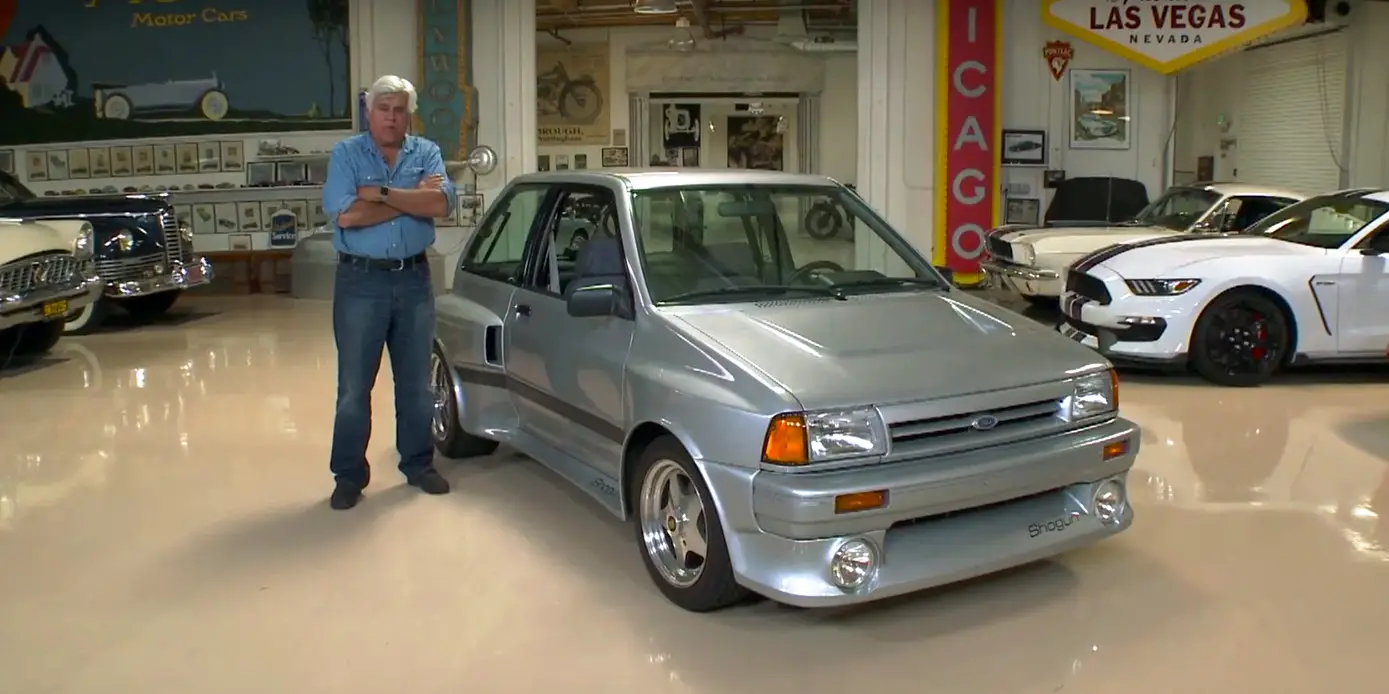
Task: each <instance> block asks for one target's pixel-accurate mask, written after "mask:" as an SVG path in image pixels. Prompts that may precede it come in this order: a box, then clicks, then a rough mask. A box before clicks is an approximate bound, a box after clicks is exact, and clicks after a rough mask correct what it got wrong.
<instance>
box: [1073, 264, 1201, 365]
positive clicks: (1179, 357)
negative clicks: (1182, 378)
mask: <svg viewBox="0 0 1389 694" xmlns="http://www.w3.org/2000/svg"><path fill="white" fill-rule="evenodd" d="M1090 274H1092V275H1094V276H1096V277H1100V278H1101V279H1103V280H1104V281H1105V287H1106V289H1107V291H1108V292H1109V294H1110V297H1111V298H1110V300H1109V303H1107V304H1101V303H1098V302H1095V301H1089V300H1085V299H1084V298H1081V297H1078V296H1077V295H1075V294H1073V293H1070V292H1065V293H1063V294H1062V297H1061V304H1060V306H1061V313H1062V315H1063V316H1064V318H1063V320H1062V322H1061V323H1060V324H1059V325H1057V326H1056V329H1057V331H1058V332H1060V333H1061V334H1062V335H1065V336H1066V337H1069V338H1071V339H1072V340H1075V341H1076V342H1079V343H1081V344H1083V345H1085V346H1087V347H1090V348H1092V349H1094V350H1097V351H1098V352H1099V353H1100V354H1102V355H1104V356H1105V357H1107V358H1109V359H1110V360H1112V361H1114V362H1116V363H1121V364H1132V365H1138V366H1155V367H1164V366H1181V365H1182V364H1184V363H1185V362H1186V355H1187V351H1188V349H1189V348H1190V340H1191V333H1192V329H1193V328H1194V327H1195V321H1196V318H1197V317H1198V316H1199V315H1200V312H1201V306H1202V303H1201V297H1200V296H1197V295H1195V293H1194V292H1189V293H1187V294H1182V295H1178V296H1140V295H1136V294H1133V293H1132V292H1130V291H1129V290H1128V288H1127V287H1126V286H1125V285H1124V283H1123V281H1122V279H1119V278H1118V277H1117V275H1115V276H1111V275H1112V273H1109V272H1107V271H1106V270H1104V269H1103V268H1097V269H1095V270H1092V271H1091V273H1090Z"/></svg>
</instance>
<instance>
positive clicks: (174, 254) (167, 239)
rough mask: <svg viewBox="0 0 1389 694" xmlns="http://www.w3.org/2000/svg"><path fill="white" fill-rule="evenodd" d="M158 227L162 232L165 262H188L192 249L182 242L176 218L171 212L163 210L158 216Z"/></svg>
mask: <svg viewBox="0 0 1389 694" xmlns="http://www.w3.org/2000/svg"><path fill="white" fill-rule="evenodd" d="M159 227H160V229H161V230H163V232H164V253H165V256H166V259H167V260H170V261H173V260H177V261H180V262H188V261H189V260H190V257H191V255H192V253H193V249H192V248H189V247H188V244H185V243H184V242H183V235H182V234H180V233H179V231H178V217H176V216H175V215H174V212H173V210H165V211H164V212H163V214H160V215H159Z"/></svg>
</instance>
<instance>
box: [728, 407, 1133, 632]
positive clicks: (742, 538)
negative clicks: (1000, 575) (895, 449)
mask: <svg viewBox="0 0 1389 694" xmlns="http://www.w3.org/2000/svg"><path fill="white" fill-rule="evenodd" d="M1120 442H1124V443H1126V444H1127V447H1126V449H1125V451H1124V452H1123V453H1122V454H1119V455H1116V456H1114V457H1111V458H1109V459H1105V456H1104V454H1103V451H1104V449H1105V446H1106V445H1108V444H1116V443H1120ZM1138 446H1139V436H1138V429H1137V427H1135V426H1134V425H1133V424H1132V423H1130V422H1128V421H1126V420H1123V419H1114V420H1111V421H1109V422H1106V423H1103V424H1098V425H1094V426H1090V427H1087V428H1085V429H1081V430H1077V431H1072V432H1068V433H1065V434H1061V435H1057V436H1052V437H1048V438H1046V439H1041V440H1030V441H1021V442H1017V443H1012V444H1007V445H1003V446H996V447H991V448H987V449H982V450H976V451H969V452H966V453H960V454H955V455H947V456H938V457H934V458H930V459H926V460H921V461H912V462H905V463H895V464H888V465H884V466H882V467H878V468H869V469H864V468H857V469H851V470H844V471H839V472H828V473H815V474H804V473H802V474H794V473H774V472H767V471H762V472H756V473H752V474H750V475H749V474H747V472H746V471H745V470H743V471H740V470H737V469H734V468H733V467H732V466H722V465H715V464H710V463H705V464H704V465H703V466H702V467H703V468H704V471H705V475H706V479H707V480H708V481H709V483H710V489H711V490H713V491H714V494H715V496H716V497H718V499H719V501H718V503H719V506H720V511H721V513H722V514H723V520H724V526H725V539H726V540H727V545H728V550H729V555H730V557H731V559H732V563H733V570H734V575H735V576H736V577H737V579H738V582H739V583H740V584H742V585H744V586H746V587H748V588H750V589H752V590H754V591H756V592H758V593H761V594H762V595H765V596H767V597H769V598H771V599H773V600H776V601H778V602H782V603H786V604H790V605H798V606H802V607H829V606H836V605H847V604H853V603H861V602H868V601H873V600H879V599H882V598H886V597H890V596H894V595H901V594H904V593H910V592H915V591H919V590H923V589H926V588H930V587H933V586H938V585H943V584H947V583H953V582H956V581H960V580H964V579H967V578H971V577H974V576H979V575H983V574H987V573H992V572H995V571H999V570H1002V569H1006V568H1009V567H1012V566H1018V565H1021V564H1026V563H1029V562H1033V561H1037V560H1040V559H1045V558H1046V557H1049V556H1053V555H1056V554H1059V553H1062V552H1066V551H1068V550H1071V549H1075V548H1077V547H1082V546H1085V545H1088V544H1092V543H1094V542H1098V541H1099V540H1102V539H1105V538H1107V537H1110V536H1111V535H1114V534H1116V533H1118V532H1120V531H1122V530H1124V529H1125V528H1127V527H1128V526H1129V525H1130V524H1131V523H1132V520H1133V512H1132V510H1131V509H1130V507H1129V505H1128V504H1127V503H1124V505H1123V508H1122V511H1121V512H1120V514H1119V515H1118V516H1117V517H1116V518H1114V519H1113V520H1112V521H1111V522H1108V523H1106V522H1104V521H1102V520H1100V519H1099V518H1098V517H1097V516H1096V512H1095V508H1094V504H1093V503H1092V499H1093V496H1094V493H1095V490H1096V488H1097V486H1098V485H1100V484H1102V483H1104V482H1106V481H1109V480H1113V481H1116V482H1118V483H1119V484H1120V485H1121V486H1122V484H1123V483H1124V481H1125V479H1126V477H1127V474H1128V471H1129V469H1130V468H1132V467H1133V463H1134V459H1135V456H1136V455H1137V453H1138ZM873 490H886V492H887V498H888V502H887V505H886V506H884V507H883V508H879V509H876V510H872V511H860V512H857V513H838V514H837V513H836V512H835V497H836V496H840V495H844V494H852V493H856V492H865V491H873ZM853 539H859V540H863V541H866V542H868V543H869V544H871V545H872V546H873V547H874V548H875V549H876V551H877V556H878V565H877V570H876V573H875V574H874V575H873V576H872V578H871V579H869V580H868V581H867V582H866V583H865V584H864V585H862V586H859V587H858V588H854V589H844V588H841V587H839V586H838V585H836V584H835V583H834V582H833V581H832V580H831V575H830V571H829V567H830V562H831V561H832V558H833V556H834V554H835V552H836V550H838V549H839V547H840V546H841V545H842V544H844V543H845V542H848V541H850V540H853Z"/></svg>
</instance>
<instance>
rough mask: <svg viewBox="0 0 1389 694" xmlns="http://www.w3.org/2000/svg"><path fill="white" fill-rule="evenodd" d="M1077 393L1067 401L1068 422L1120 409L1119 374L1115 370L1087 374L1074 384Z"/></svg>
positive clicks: (1066, 414)
mask: <svg viewBox="0 0 1389 694" xmlns="http://www.w3.org/2000/svg"><path fill="white" fill-rule="evenodd" d="M1073 385H1074V386H1075V392H1073V393H1072V394H1071V396H1070V397H1069V398H1067V399H1066V400H1067V401H1066V404H1065V408H1064V410H1065V411H1064V413H1063V414H1064V415H1065V416H1066V419H1067V421H1071V422H1077V421H1080V420H1082V419H1089V418H1091V417H1098V416H1100V415H1106V414H1110V413H1113V412H1115V411H1116V410H1118V409H1119V374H1118V373H1117V372H1115V371H1114V369H1107V370H1105V371H1096V372H1095V373H1092V374H1086V375H1084V376H1081V377H1080V378H1077V379H1075V381H1074V382H1073Z"/></svg>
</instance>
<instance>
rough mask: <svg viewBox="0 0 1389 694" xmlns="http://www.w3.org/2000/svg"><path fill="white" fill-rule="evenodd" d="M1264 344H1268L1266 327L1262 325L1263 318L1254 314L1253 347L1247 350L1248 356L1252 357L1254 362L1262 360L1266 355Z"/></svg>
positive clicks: (1264, 324) (1266, 350)
mask: <svg viewBox="0 0 1389 694" xmlns="http://www.w3.org/2000/svg"><path fill="white" fill-rule="evenodd" d="M1266 342H1268V325H1267V324H1266V323H1264V317H1263V316H1261V315H1259V314H1257V313H1256V314H1254V347H1253V349H1250V350H1249V356H1251V357H1253V358H1254V361H1263V360H1264V355H1265V354H1267V353H1268V349H1267V348H1266V347H1265V346H1264V343H1266Z"/></svg>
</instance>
